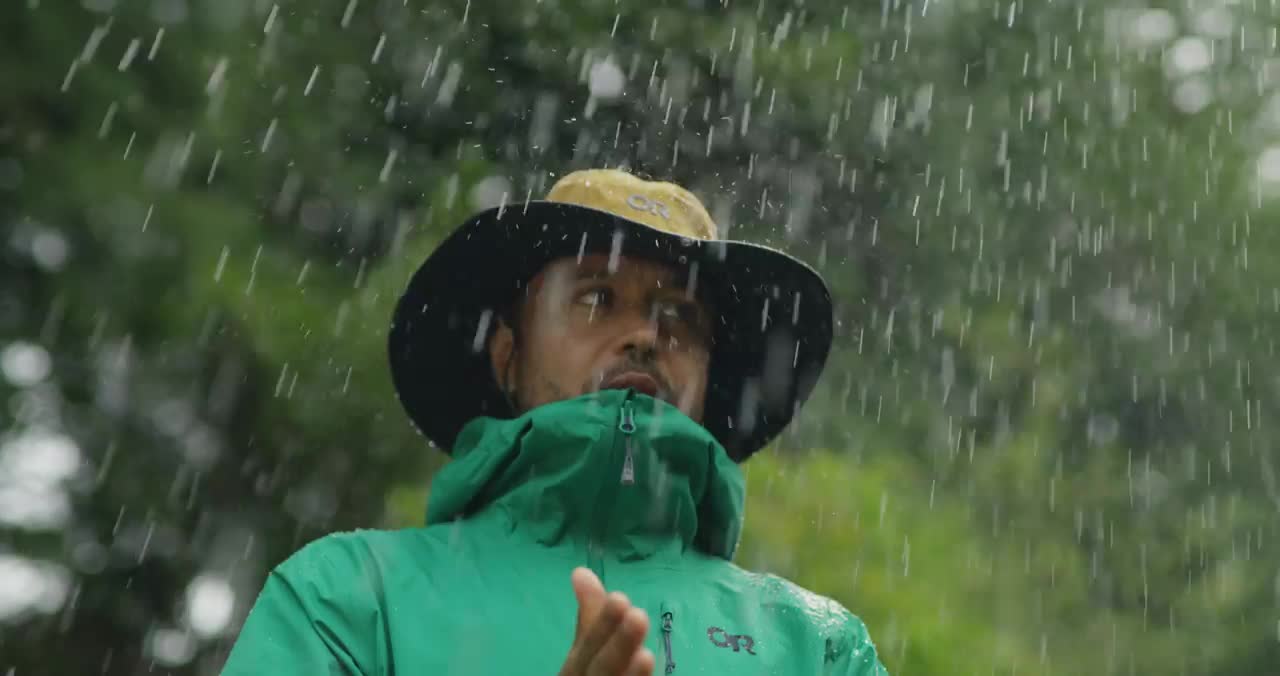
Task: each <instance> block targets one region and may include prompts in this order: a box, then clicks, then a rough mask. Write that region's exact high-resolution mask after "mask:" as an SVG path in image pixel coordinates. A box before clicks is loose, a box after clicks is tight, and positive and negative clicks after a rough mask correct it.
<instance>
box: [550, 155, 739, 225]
mask: <svg viewBox="0 0 1280 676" xmlns="http://www.w3.org/2000/svg"><path fill="white" fill-rule="evenodd" d="M547 201H550V202H567V203H570V204H577V205H579V206H584V207H589V208H592V209H599V210H600V211H607V212H609V213H611V214H613V215H615V216H621V217H622V218H625V219H628V220H632V221H638V222H640V223H644V224H645V225H647V226H649V227H651V228H656V229H658V230H662V231H665V232H669V233H672V234H675V235H681V236H683V237H690V238H693V239H706V240H710V239H715V238H716V224H715V221H713V220H712V219H711V214H709V213H707V209H706V207H704V206H703V205H702V202H699V201H698V198H697V197H694V196H693V193H691V192H689V191H688V190H685V189H684V188H682V187H680V186H678V185H676V184H674V183H667V182H664V181H646V180H644V179H642V178H639V177H637V176H634V175H632V174H628V173H627V172H625V171H619V170H617V169H588V170H584V171H575V172H573V173H570V174H568V175H566V176H564V177H563V178H561V179H560V180H559V181H556V184H555V185H554V186H552V188H551V190H550V192H548V193H547Z"/></svg>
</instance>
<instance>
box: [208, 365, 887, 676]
mask: <svg viewBox="0 0 1280 676" xmlns="http://www.w3.org/2000/svg"><path fill="white" fill-rule="evenodd" d="M744 490H745V483H744V480H743V476H742V472H741V470H740V469H739V468H738V466H737V465H736V464H735V463H734V462H733V461H732V460H730V459H729V457H728V455H727V454H726V453H725V451H724V448H723V447H722V446H721V445H720V444H719V443H718V442H717V441H716V440H715V439H714V438H713V437H712V436H711V434H710V433H708V432H707V431H706V430H705V429H704V428H703V427H702V426H701V425H698V424H697V423H695V422H694V421H693V420H691V419H689V418H688V417H686V416H684V415H683V414H682V413H680V412H679V411H678V410H677V409H676V408H674V407H672V406H670V405H668V404H666V403H663V402H659V401H656V400H654V399H652V398H650V397H647V396H645V395H642V394H636V393H634V392H632V391H629V390H628V391H621V390H617V391H603V392H600V393H596V394H593V395H588V396H584V397H579V398H576V399H570V400H567V401H562V402H557V403H552V404H547V405H545V406H541V407H539V408H537V409H534V410H532V411H530V412H528V413H527V414H525V415H524V416H522V417H519V418H515V419H511V420H498V419H493V418H478V419H476V420H473V421H472V422H470V423H468V425H467V426H466V427H464V429H463V431H462V433H461V434H460V435H459V437H458V441H457V443H456V444H455V447H454V460H453V461H452V462H451V463H449V464H448V465H446V466H445V467H444V468H443V469H442V470H441V471H440V472H439V473H438V474H437V475H436V477H435V480H434V483H433V484H432V489H431V495H430V498H429V500H428V505H427V526H426V527H425V528H416V529H406V530H396V531H376V530H365V531H357V532H353V533H341V534H334V535H329V536H326V537H324V538H321V539H319V540H317V541H315V542H313V543H311V544H309V545H307V546H306V547H304V548H303V549H302V550H300V551H299V552H297V553H296V554H294V555H293V556H292V557H291V558H290V559H288V560H287V561H285V562H284V563H283V564H281V565H280V566H279V567H278V568H276V569H275V570H274V571H273V572H272V573H271V575H270V577H269V578H268V580H267V583H266V586H265V588H264V589H263V590H262V593H261V595H260V596H259V597H258V600H257V602H256V603H255V605H254V607H253V609H252V611H251V612H250V614H249V617H248V619H247V620H246V623H245V625H244V628H243V630H242V631H241V634H240V637H239V639H238V641H237V642H236V644H235V646H234V647H233V649H232V651H231V655H230V657H229V659H228V661H227V664H226V667H225V671H224V673H225V674H273V675H281V676H285V675H292V674H325V675H327V674H351V675H355V674H360V675H364V676H373V675H375V674H378V675H383V674H385V675H387V676H391V675H393V674H399V675H402V676H403V675H408V674H413V675H415V676H416V675H418V674H536V675H540V676H554V674H556V673H557V672H558V671H559V669H560V667H561V665H562V663H563V661H564V658H565V657H566V655H567V654H568V652H569V647H570V644H571V643H572V641H573V633H574V625H575V621H576V617H577V601H576V599H575V597H574V595H573V589H572V587H571V586H570V584H569V574H570V572H571V571H572V570H573V568H574V567H576V566H581V565H587V566H589V567H590V568H591V569H592V570H594V571H595V573H596V574H597V575H598V576H599V577H600V579H601V581H602V582H603V583H604V586H605V588H606V589H608V590H618V591H622V592H623V593H625V594H626V595H627V596H628V598H629V599H630V600H631V602H632V603H633V604H635V605H637V606H638V607H640V608H643V609H644V610H645V611H646V612H647V613H648V614H649V617H650V620H651V623H650V631H649V634H648V636H647V638H646V640H645V645H646V646H647V647H648V648H649V649H650V650H652V651H653V654H654V656H655V657H656V658H657V668H656V669H655V673H657V674H663V673H665V674H676V675H677V676H680V675H682V674H778V675H786V674H805V675H814V674H841V675H848V676H864V675H866V676H873V675H881V674H885V673H886V672H885V670H884V667H883V666H881V665H880V663H879V661H878V659H877V657H876V650H875V647H874V646H873V644H872V642H871V639H870V637H869V636H868V635H867V630H866V627H865V626H864V625H863V623H862V622H861V621H860V620H859V619H858V618H857V617H855V616H854V615H853V614H851V613H850V612H849V611H848V610H846V609H845V608H843V607H842V606H841V605H840V604H838V603H836V602H834V601H832V600H830V599H827V598H824V597H822V596H818V595H816V594H812V593H810V592H808V591H805V590H804V589H802V588H800V587H798V586H796V585H794V584H791V583H790V582H787V581H786V580H783V579H781V578H779V577H776V576H772V575H762V574H756V573H751V572H748V571H745V570H743V569H741V568H739V567H737V566H735V565H734V564H733V563H730V558H731V557H732V555H733V552H734V549H735V547H736V546H737V542H738V536H739V533H740V531H741V526H742V515H743V498H744Z"/></svg>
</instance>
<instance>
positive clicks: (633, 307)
mask: <svg viewBox="0 0 1280 676" xmlns="http://www.w3.org/2000/svg"><path fill="white" fill-rule="evenodd" d="M614 263H615V265H614V266H613V268H612V269H611V268H610V266H609V257H608V256H606V255H603V254H598V255H589V256H584V257H583V258H582V259H581V261H579V260H578V259H577V258H563V259H559V260H556V261H553V262H551V263H549V264H548V265H547V266H546V267H545V268H543V269H542V271H541V272H540V273H539V274H538V275H537V276H536V277H534V278H533V280H531V281H530V284H529V295H528V297H527V298H526V300H525V301H524V304H523V306H522V307H521V308H520V311H519V313H518V318H517V319H516V322H517V323H518V324H519V327H518V329H517V331H516V332H515V333H514V334H513V332H512V331H511V328H510V327H509V326H507V325H506V323H505V322H503V323H500V324H499V326H498V328H497V330H496V331H495V332H494V336H493V338H492V340H490V342H489V354H490V357H491V359H492V362H493V370H494V375H495V377H496V378H497V381H498V384H499V386H501V387H503V388H504V389H505V390H507V391H508V392H512V393H514V399H515V401H516V404H517V406H519V408H521V409H522V410H528V409H531V408H534V407H537V406H540V405H542V404H547V403H550V402H553V401H560V400H563V399H570V398H573V397H576V396H579V395H583V394H587V393H589V392H595V391H597V390H601V389H624V388H627V387H631V388H634V389H636V390H637V391H639V392H644V393H645V394H649V395H650V396H653V397H657V398H659V399H664V400H666V401H668V402H670V403H672V404H674V405H676V406H678V407H679V408H680V410H682V411H684V413H685V414H686V415H688V416H689V417H690V418H693V419H694V420H697V421H699V422H701V421H702V408H703V403H704V402H703V400H704V399H705V397H706V391H707V362H708V359H709V353H710V351H709V348H710V342H711V338H710V335H711V319H710V316H709V314H708V310H707V308H706V307H704V306H703V305H702V304H701V303H699V302H698V301H697V300H696V298H695V296H694V295H693V294H692V293H691V289H690V288H689V285H688V284H687V282H686V273H685V271H684V270H677V269H674V268H672V267H670V266H667V265H663V264H661V263H655V262H650V261H645V260H639V259H630V258H626V257H625V256H620V257H617V258H615V260H614Z"/></svg>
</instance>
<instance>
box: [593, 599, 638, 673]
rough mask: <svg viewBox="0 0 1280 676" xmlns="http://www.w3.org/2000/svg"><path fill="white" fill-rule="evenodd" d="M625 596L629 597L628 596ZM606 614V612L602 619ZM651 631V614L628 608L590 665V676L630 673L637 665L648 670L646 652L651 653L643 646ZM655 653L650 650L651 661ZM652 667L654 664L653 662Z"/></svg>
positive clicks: (628, 604) (628, 606)
mask: <svg viewBox="0 0 1280 676" xmlns="http://www.w3.org/2000/svg"><path fill="white" fill-rule="evenodd" d="M624 598H625V597H624ZM604 617H606V616H602V619H603V618H604ZM648 633H649V617H648V616H647V615H645V612H644V611H643V610H640V609H639V608H633V607H630V603H627V608H625V612H624V613H623V614H622V617H621V618H620V619H619V621H618V623H617V624H616V625H614V627H613V630H612V631H610V632H609V635H608V640H607V641H606V642H605V643H604V645H602V646H601V647H600V648H599V650H598V651H597V652H596V653H595V657H594V658H593V659H592V660H591V663H590V665H589V666H588V668H587V674H588V675H589V676H617V675H618V674H630V673H632V672H633V671H634V670H636V669H641V671H640V672H639V673H645V672H644V671H643V669H642V666H643V663H644V662H645V659H646V658H645V657H644V656H643V654H642V653H649V651H648V650H644V649H642V648H641V644H642V643H644V637H645V635H646V634H648ZM652 658H653V655H652V654H648V658H647V659H648V662H650V663H652V661H653V660H652ZM649 668H650V671H651V670H652V664H650V667H649Z"/></svg>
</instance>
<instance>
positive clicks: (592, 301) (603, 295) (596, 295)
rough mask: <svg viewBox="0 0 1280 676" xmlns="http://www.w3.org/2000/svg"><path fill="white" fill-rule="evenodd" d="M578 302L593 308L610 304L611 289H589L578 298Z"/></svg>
mask: <svg viewBox="0 0 1280 676" xmlns="http://www.w3.org/2000/svg"><path fill="white" fill-rule="evenodd" d="M578 302H579V303H581V304H583V305H590V306H591V307H595V306H597V305H604V304H607V303H608V302H609V289H606V288H603V287H599V288H595V289H589V290H588V291H586V292H584V293H583V294H581V295H579V296H578Z"/></svg>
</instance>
